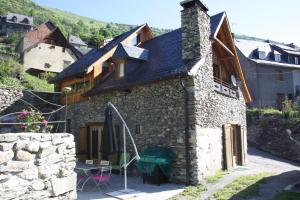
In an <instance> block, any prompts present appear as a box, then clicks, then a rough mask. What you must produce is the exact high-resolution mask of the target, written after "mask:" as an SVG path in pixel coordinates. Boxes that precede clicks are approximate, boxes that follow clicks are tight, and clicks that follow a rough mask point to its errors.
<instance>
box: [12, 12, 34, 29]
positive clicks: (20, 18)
mask: <svg viewBox="0 0 300 200" xmlns="http://www.w3.org/2000/svg"><path fill="white" fill-rule="evenodd" d="M13 17H16V19H17V21H16V22H14V21H12V19H13ZM25 19H27V20H28V22H29V23H28V24H26V23H25V21H24V20H25ZM6 22H8V23H18V24H24V25H31V26H32V25H33V18H32V17H29V16H26V15H21V14H18V13H8V14H7V15H6Z"/></svg>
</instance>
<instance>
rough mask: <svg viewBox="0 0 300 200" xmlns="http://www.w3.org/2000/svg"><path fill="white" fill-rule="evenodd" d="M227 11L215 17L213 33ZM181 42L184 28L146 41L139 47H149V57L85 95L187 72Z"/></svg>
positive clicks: (106, 80) (212, 21) (213, 33)
mask: <svg viewBox="0 0 300 200" xmlns="http://www.w3.org/2000/svg"><path fill="white" fill-rule="evenodd" d="M224 14H225V13H224V12H223V13H219V14H217V15H214V16H212V17H211V29H212V32H211V34H212V35H215V31H217V27H218V26H219V24H220V23H221V20H222V19H223V15H224ZM181 42H182V31H181V28H180V29H177V30H174V31H172V32H169V33H166V34H163V35H161V36H158V37H155V38H153V39H151V40H148V41H146V42H144V43H142V45H141V46H139V47H140V48H143V49H147V50H148V51H149V58H148V61H146V62H135V63H132V62H130V64H127V63H126V69H128V68H129V69H128V70H130V71H131V73H130V76H129V75H128V76H125V77H124V78H122V79H119V80H115V78H114V77H113V75H111V76H110V77H109V78H107V79H105V81H104V82H102V83H99V84H97V85H96V86H95V87H94V88H93V89H92V90H90V91H88V92H87V93H85V94H84V96H92V95H95V94H97V93H101V92H105V91H109V90H112V89H122V88H128V87H130V86H134V85H141V84H146V83H149V82H153V81H159V80H162V79H167V78H172V77H176V76H180V75H182V76H185V75H187V73H188V70H189V67H190V66H185V65H184V63H183V60H182V46H181ZM123 47H124V45H123Z"/></svg>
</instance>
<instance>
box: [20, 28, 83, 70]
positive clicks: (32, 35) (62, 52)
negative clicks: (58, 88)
mask: <svg viewBox="0 0 300 200" xmlns="http://www.w3.org/2000/svg"><path fill="white" fill-rule="evenodd" d="M17 51H18V52H19V53H20V54H21V60H22V63H23V65H24V68H25V70H27V71H28V72H30V73H32V74H39V73H41V72H44V71H48V72H54V73H59V72H61V71H62V70H63V69H65V68H66V67H68V66H69V65H70V64H72V63H73V62H74V61H76V60H77V59H78V58H79V57H80V56H81V55H82V54H81V53H80V52H79V51H77V50H76V49H75V48H74V47H72V46H71V45H70V44H69V42H68V40H67V39H66V38H65V36H64V35H63V34H62V32H61V31H60V29H59V28H58V27H56V26H54V25H53V23H51V22H46V23H43V24H41V25H39V26H38V27H36V28H35V29H34V30H32V31H30V32H28V33H26V34H25V36H24V37H23V38H22V39H21V40H20V42H19V44H18V46H17Z"/></svg>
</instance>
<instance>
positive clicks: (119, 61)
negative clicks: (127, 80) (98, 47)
mask: <svg viewBox="0 0 300 200" xmlns="http://www.w3.org/2000/svg"><path fill="white" fill-rule="evenodd" d="M121 64H123V66H124V70H123V76H120V65H121ZM125 76H126V62H125V59H119V60H118V61H117V65H116V79H123V78H124V77H125Z"/></svg>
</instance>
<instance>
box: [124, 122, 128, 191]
mask: <svg viewBox="0 0 300 200" xmlns="http://www.w3.org/2000/svg"><path fill="white" fill-rule="evenodd" d="M125 131H126V130H125V124H124V123H123V139H124V142H123V145H124V155H123V156H124V191H125V192H126V191H127V160H126V158H127V156H126V133H125Z"/></svg>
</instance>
